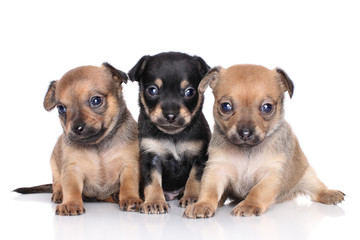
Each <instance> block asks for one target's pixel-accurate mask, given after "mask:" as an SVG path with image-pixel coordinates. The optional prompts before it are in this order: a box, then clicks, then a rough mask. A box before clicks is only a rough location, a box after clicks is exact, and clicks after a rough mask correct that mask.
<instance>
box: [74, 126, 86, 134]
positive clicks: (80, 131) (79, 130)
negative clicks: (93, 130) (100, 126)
mask: <svg viewBox="0 0 360 240" xmlns="http://www.w3.org/2000/svg"><path fill="white" fill-rule="evenodd" d="M84 130H85V124H81V125H75V126H73V127H72V131H73V133H75V134H76V135H78V136H81V135H82V134H83V132H84Z"/></svg>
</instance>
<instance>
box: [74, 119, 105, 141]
mask: <svg viewBox="0 0 360 240" xmlns="http://www.w3.org/2000/svg"><path fill="white" fill-rule="evenodd" d="M105 131H106V129H105V128H104V127H101V128H99V129H98V128H94V127H91V126H87V125H86V124H85V123H77V124H74V125H73V126H72V127H71V131H70V132H69V134H68V137H69V140H70V141H72V142H76V143H81V144H92V143H96V141H97V140H98V139H99V138H100V137H101V136H103V134H104V133H105Z"/></svg>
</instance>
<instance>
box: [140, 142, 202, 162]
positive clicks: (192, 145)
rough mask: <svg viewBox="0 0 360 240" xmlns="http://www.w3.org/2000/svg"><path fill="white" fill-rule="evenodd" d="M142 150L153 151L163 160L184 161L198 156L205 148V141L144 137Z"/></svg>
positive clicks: (141, 143) (141, 144) (141, 145)
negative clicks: (177, 140) (176, 140)
mask: <svg viewBox="0 0 360 240" xmlns="http://www.w3.org/2000/svg"><path fill="white" fill-rule="evenodd" d="M140 147H141V150H142V151H143V152H145V153H153V154H155V155H156V156H158V157H160V158H161V159H162V161H170V160H175V161H177V162H182V161H184V160H186V159H188V158H191V157H195V156H198V155H199V154H200V153H201V150H202V148H203V141H200V140H198V141H196V140H193V141H179V142H175V141H172V140H161V139H152V138H143V139H141V142H140Z"/></svg>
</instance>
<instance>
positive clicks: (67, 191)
mask: <svg viewBox="0 0 360 240" xmlns="http://www.w3.org/2000/svg"><path fill="white" fill-rule="evenodd" d="M127 79H128V78H127V75H126V74H125V73H123V72H122V71H120V70H117V69H115V68H114V67H112V66H111V65H110V64H108V63H104V64H103V65H102V66H101V67H95V66H83V67H78V68H75V69H73V70H70V71H69V72H67V73H66V74H65V75H64V76H63V77H62V78H61V79H60V80H59V81H53V82H52V83H51V84H50V86H49V89H48V91H47V93H46V96H45V100H44V107H45V109H46V110H47V111H50V110H52V109H53V108H55V107H57V109H58V111H59V117H60V122H61V126H62V128H63V130H64V133H63V134H62V135H61V136H60V137H59V139H58V141H57V143H56V145H55V148H54V150H53V153H52V156H51V169H52V174H53V185H52V192H53V194H52V201H54V202H56V203H61V204H60V205H57V206H56V214H59V215H80V214H82V213H84V207H83V200H82V197H84V198H95V199H97V200H104V201H107V199H110V201H112V196H113V195H114V194H117V193H118V192H119V191H120V194H119V204H120V208H121V209H122V210H127V211H136V210H138V208H139V206H140V203H141V202H142V200H141V199H140V198H139V182H140V168H139V143H138V136H137V133H138V130H137V124H136V122H135V120H134V119H133V117H132V116H131V113H130V112H129V110H128V109H127V108H126V106H125V102H124V100H123V95H122V86H121V84H122V83H123V82H125V83H126V81H127ZM50 187H51V186H50ZM46 188H47V186H39V187H34V188H27V189H26V188H25V189H24V188H23V189H17V190H15V191H17V192H22V193H29V192H42V191H46ZM114 199H117V197H114Z"/></svg>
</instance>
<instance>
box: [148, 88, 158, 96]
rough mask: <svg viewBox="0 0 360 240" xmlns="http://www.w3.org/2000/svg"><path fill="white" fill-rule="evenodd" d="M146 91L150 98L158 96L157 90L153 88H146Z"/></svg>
mask: <svg viewBox="0 0 360 240" xmlns="http://www.w3.org/2000/svg"><path fill="white" fill-rule="evenodd" d="M146 91H147V93H148V94H149V95H150V96H151V97H154V96H156V95H158V94H159V89H158V88H157V87H155V86H151V87H148V88H147V89H146Z"/></svg>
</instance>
